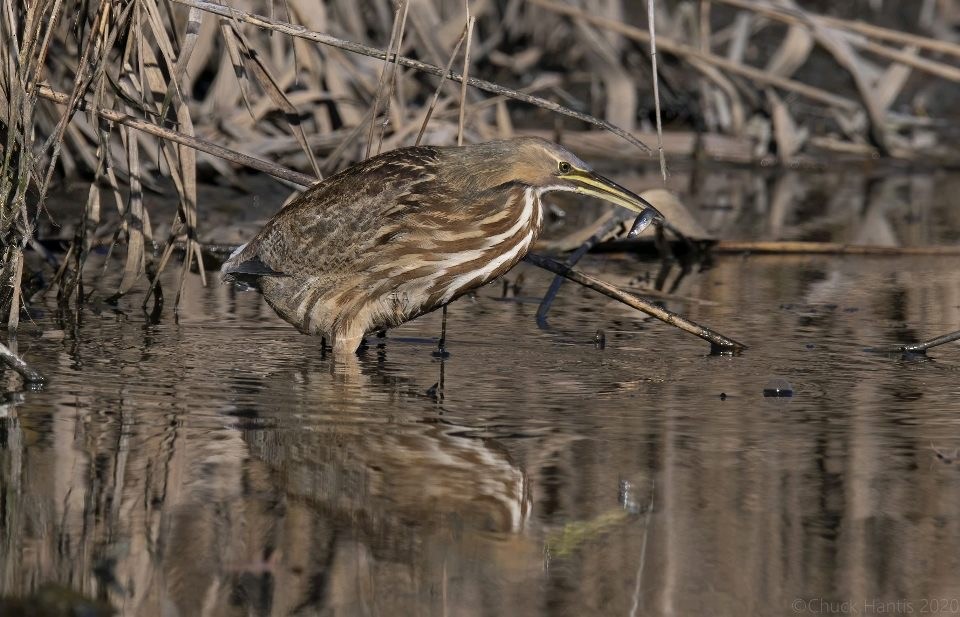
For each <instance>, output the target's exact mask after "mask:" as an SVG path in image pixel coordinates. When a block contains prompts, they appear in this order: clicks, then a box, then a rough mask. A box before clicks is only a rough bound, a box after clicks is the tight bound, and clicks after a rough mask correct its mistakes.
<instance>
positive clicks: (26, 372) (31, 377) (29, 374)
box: [0, 343, 44, 383]
mask: <svg viewBox="0 0 960 617" xmlns="http://www.w3.org/2000/svg"><path fill="white" fill-rule="evenodd" d="M0 361H2V362H3V363H4V364H6V365H7V366H9V367H10V368H12V369H13V370H15V371H16V372H17V373H19V374H20V376H21V377H23V380H24V381H26V382H27V383H43V381H44V379H43V375H41V374H40V373H38V372H37V371H35V370H33V369H32V368H30V366H29V365H28V364H27V363H26V362H24V361H23V359H22V358H20V356H18V355H17V354H15V353H13V352H12V351H10V349H9V348H7V346H6V345H4V344H3V343H0Z"/></svg>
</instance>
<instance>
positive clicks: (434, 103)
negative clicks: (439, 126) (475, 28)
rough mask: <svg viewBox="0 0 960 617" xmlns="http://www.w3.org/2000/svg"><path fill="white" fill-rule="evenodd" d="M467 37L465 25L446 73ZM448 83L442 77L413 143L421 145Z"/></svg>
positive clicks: (445, 70)
mask: <svg viewBox="0 0 960 617" xmlns="http://www.w3.org/2000/svg"><path fill="white" fill-rule="evenodd" d="M466 38H467V28H466V26H464V28H463V32H461V33H460V38H459V39H458V40H457V44H456V45H454V47H453V53H451V54H450V59H449V60H448V61H447V66H446V67H445V68H444V69H443V72H444V73H449V72H450V67H452V66H453V62H454V60H456V59H457V54H458V53H460V47H461V46H462V45H463V42H464V40H466ZM445 83H446V80H445V79H441V80H440V83H439V84H437V89H436V90H435V91H434V92H433V99H432V100H431V101H430V106H429V107H428V108H427V114H426V115H425V116H424V117H423V124H421V125H420V132H419V133H417V140H416V141H415V142H413V145H415V146H419V145H420V141H421V140H422V139H423V134H424V133H425V132H426V130H427V125H428V124H430V118H431V117H432V116H433V110H434V109H435V108H436V107H437V102H439V101H440V93H441V92H442V91H443V84H445Z"/></svg>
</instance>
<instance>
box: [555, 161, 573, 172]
mask: <svg viewBox="0 0 960 617" xmlns="http://www.w3.org/2000/svg"><path fill="white" fill-rule="evenodd" d="M557 169H559V170H560V173H562V174H568V173H570V169H571V167H570V163H568V162H566V161H560V162H559V163H557Z"/></svg>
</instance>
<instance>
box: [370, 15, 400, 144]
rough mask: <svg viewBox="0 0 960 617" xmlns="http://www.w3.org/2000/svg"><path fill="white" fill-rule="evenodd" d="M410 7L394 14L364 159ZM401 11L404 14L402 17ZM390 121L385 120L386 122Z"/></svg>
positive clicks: (398, 53) (388, 96)
mask: <svg viewBox="0 0 960 617" xmlns="http://www.w3.org/2000/svg"><path fill="white" fill-rule="evenodd" d="M409 6H410V3H409V2H407V1H404V2H403V3H402V5H401V6H398V7H397V10H396V11H394V12H393V28H391V29H390V41H389V42H388V43H387V53H386V54H384V56H383V68H382V69H380V82H379V83H378V84H377V93H376V96H374V98H373V113H372V114H370V132H369V133H368V134H367V149H366V153H365V154H364V158H370V154H371V153H372V150H373V136H374V133H376V128H377V109H378V108H379V107H380V99H381V98H382V97H383V87H384V85H385V84H386V83H387V81H388V79H387V74H388V73H389V72H390V54H391V53H392V54H393V57H394V59H396V58H397V56H399V55H400V44H401V43H402V42H403V29H404V26H405V25H406V22H407V7H409ZM401 11H402V12H403V13H402V15H401ZM394 71H396V64H394ZM393 75H396V73H395V72H394V73H392V74H391V79H390V82H391V83H390V86H391V88H390V89H391V91H392V90H393V82H392V76H393ZM390 96H391V92H387V107H389V106H390ZM387 121H388V120H387V119H386V118H384V122H387ZM382 144H383V133H382V132H381V133H380V145H381V146H382ZM379 153H380V146H378V147H377V154H379Z"/></svg>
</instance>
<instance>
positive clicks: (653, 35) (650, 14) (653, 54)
mask: <svg viewBox="0 0 960 617" xmlns="http://www.w3.org/2000/svg"><path fill="white" fill-rule="evenodd" d="M654 3H655V0H647V25H648V26H649V28H650V72H651V74H652V75H653V104H654V111H655V113H656V116H657V154H658V155H659V157H660V175H661V176H662V177H663V184H664V186H666V184H667V157H666V155H665V154H664V153H663V121H662V120H661V116H660V80H659V79H658V78H657V29H656V26H655V19H654V18H655V13H656V10H655V9H654Z"/></svg>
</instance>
